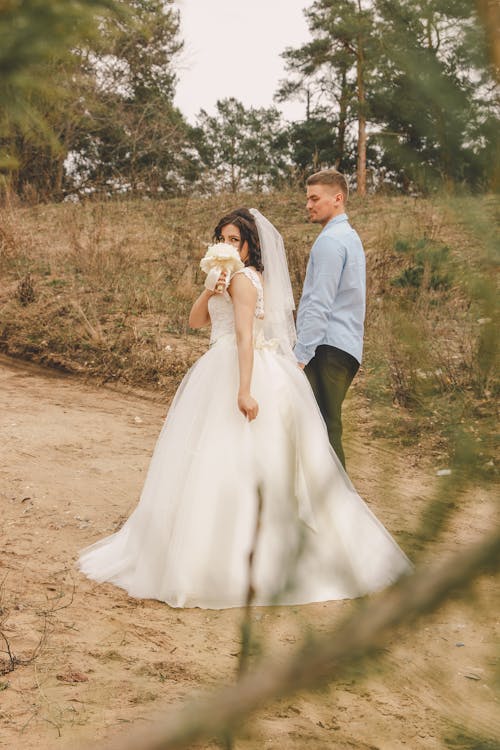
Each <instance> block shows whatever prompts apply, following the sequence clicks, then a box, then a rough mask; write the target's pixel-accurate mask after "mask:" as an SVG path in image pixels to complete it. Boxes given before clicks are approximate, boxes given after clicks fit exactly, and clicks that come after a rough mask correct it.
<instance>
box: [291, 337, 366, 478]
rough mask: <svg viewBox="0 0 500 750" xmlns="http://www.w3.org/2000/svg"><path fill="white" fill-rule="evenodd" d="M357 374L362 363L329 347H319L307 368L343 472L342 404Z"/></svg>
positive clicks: (305, 370) (335, 348)
mask: <svg viewBox="0 0 500 750" xmlns="http://www.w3.org/2000/svg"><path fill="white" fill-rule="evenodd" d="M358 370H359V362H358V361H357V360H356V359H355V358H354V357H353V356H351V355H350V354H348V353H347V352H344V351H342V349H337V347H335V346H327V345H326V344H323V345H321V346H318V348H317V349H316V353H315V355H314V357H313V358H312V359H311V361H310V362H308V364H307V365H306V366H305V368H304V372H305V374H306V375H307V378H308V380H309V382H310V384H311V388H312V389H313V392H314V395H315V397H316V401H317V402H318V406H319V409H320V412H321V414H322V415H323V419H324V420H325V423H326V428H327V430H328V437H329V439H330V444H331V446H332V448H333V450H334V451H335V453H336V454H337V456H338V457H339V459H340V462H341V464H342V466H343V467H344V469H345V456H344V449H343V447H342V402H343V400H344V398H345V395H346V393H347V390H348V388H349V386H350V385H351V383H352V381H353V378H354V376H355V375H356V373H357V371H358Z"/></svg>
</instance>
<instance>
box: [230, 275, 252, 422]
mask: <svg viewBox="0 0 500 750" xmlns="http://www.w3.org/2000/svg"><path fill="white" fill-rule="evenodd" d="M229 294H230V295H231V297H232V299H233V307H234V325H235V331H236V343H237V346H238V366H239V372H240V387H239V390H238V408H239V410H240V411H241V413H242V414H244V415H245V417H247V419H248V420H250V421H251V420H252V419H255V417H256V416H257V413H258V411H259V406H258V404H257V401H256V400H255V399H254V398H253V397H252V395H251V393H250V386H251V382H252V370H253V324H254V315H255V305H256V302H257V290H256V289H255V287H254V286H253V284H252V282H251V281H249V280H248V279H247V278H246V277H245V276H244V275H243V274H236V275H235V276H233V278H232V280H231V284H230V285H229Z"/></svg>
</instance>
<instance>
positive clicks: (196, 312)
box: [188, 289, 214, 328]
mask: <svg viewBox="0 0 500 750" xmlns="http://www.w3.org/2000/svg"><path fill="white" fill-rule="evenodd" d="M212 294H214V292H211V291H210V290H209V289H204V290H203V291H202V293H201V294H200V296H199V297H198V299H197V300H196V302H195V303H194V305H193V306H192V308H191V312H190V313H189V321H188V322H189V327H190V328H204V326H208V325H209V323H210V315H209V314H208V300H209V299H210V297H211V296H212Z"/></svg>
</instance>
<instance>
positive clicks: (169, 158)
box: [0, 0, 195, 200]
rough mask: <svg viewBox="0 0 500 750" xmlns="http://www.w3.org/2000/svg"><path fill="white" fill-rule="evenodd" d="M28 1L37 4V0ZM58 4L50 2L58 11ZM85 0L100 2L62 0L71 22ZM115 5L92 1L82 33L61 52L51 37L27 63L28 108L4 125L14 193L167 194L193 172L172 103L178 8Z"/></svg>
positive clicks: (125, 1)
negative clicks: (50, 48)
mask: <svg viewBox="0 0 500 750" xmlns="http://www.w3.org/2000/svg"><path fill="white" fill-rule="evenodd" d="M30 4H31V5H32V6H33V9H34V10H33V13H35V10H36V7H38V6H39V5H40V3H39V2H38V3H37V2H36V0H30V2H29V3H27V5H30ZM108 4H109V3H108ZM52 5H53V6H54V7H53V8H52ZM56 5H57V4H56V3H55V2H54V3H53V4H51V3H49V8H52V10H53V15H54V18H55V17H56V15H57V14H56V7H55V6H56ZM84 5H88V6H89V8H90V7H91V8H92V11H93V13H96V8H98V7H101V8H102V7H103V6H104V5H106V3H104V2H103V3H101V4H100V5H99V3H98V2H97V0H95V1H94V2H92V3H90V2H89V3H87V4H85V3H77V2H70V3H68V9H69V18H70V20H71V19H72V21H73V23H75V20H74V19H75V13H76V11H75V7H78V8H79V9H80V11H81V7H80V6H84ZM44 7H45V6H44ZM117 7H119V9H120V12H119V13H118V14H115V15H113V16H106V15H104V14H103V13H102V12H101V13H100V14H99V15H98V16H96V17H95V18H94V15H92V14H91V13H90V10H89V11H88V13H89V17H88V18H87V16H86V18H87V21H88V23H86V24H83V23H82V24H81V25H80V26H79V30H80V33H79V34H78V35H76V33H74V32H73V33H70V31H68V36H67V37H64V38H65V39H66V40H67V41H66V43H65V44H66V46H64V44H62V47H61V52H60V54H59V52H58V47H57V44H56V45H55V52H54V54H53V55H49V54H48V53H47V52H45V54H44V55H41V56H40V62H39V63H38V64H37V67H36V68H33V71H35V70H36V74H37V79H38V80H37V82H36V83H35V82H34V81H32V78H31V77H30V79H29V80H30V83H29V87H28V88H27V89H26V92H25V94H24V102H25V104H24V109H28V111H29V112H30V113H31V114H30V117H28V118H25V124H24V126H22V127H21V125H20V120H19V118H18V119H17V120H15V119H14V118H12V117H10V119H9V128H8V129H7V128H4V131H3V133H2V134H0V137H1V135H3V140H2V144H3V148H4V151H5V152H6V153H7V152H8V153H9V154H10V155H11V167H12V170H11V173H10V184H11V187H12V188H13V189H14V190H15V191H16V192H17V193H19V194H21V195H29V196H32V197H33V198H34V199H38V200H39V199H43V200H46V199H56V200H57V199H60V198H62V197H64V195H66V194H68V193H75V192H77V193H84V194H89V193H93V192H96V191H104V192H105V193H112V192H115V191H119V192H123V191H128V192H133V193H149V194H157V193H161V194H165V193H168V192H172V191H173V190H177V189H178V188H179V186H180V187H183V186H186V185H187V184H188V183H189V182H191V181H192V179H193V178H194V175H195V159H194V153H193V149H192V148H191V147H190V145H189V127H188V125H187V123H186V122H185V120H184V118H183V117H182V115H181V113H180V112H179V110H177V109H176V108H175V107H174V105H173V96H174V92H175V83H176V75H175V67H174V62H175V57H176V55H177V53H178V52H179V50H180V49H181V47H182V43H181V41H180V39H179V12H178V10H177V9H176V8H175V7H174V3H173V0H121V2H119V3H117ZM71 11H73V14H72V12H71ZM43 12H46V11H43ZM59 12H60V6H59ZM42 17H43V13H42ZM64 17H65V16H64ZM49 20H51V21H53V23H54V24H55V23H56V21H55V20H54V19H53V18H52V15H50V14H49ZM90 20H92V22H93V24H94V25H92V24H91V22H90ZM1 28H2V27H1V25H0V31H1ZM63 28H66V27H65V26H63ZM38 32H39V29H38V27H36V33H38ZM33 33H34V34H35V32H33ZM49 36H50V35H49ZM70 43H71V44H72V46H71V48H69V44H70ZM40 45H41V46H42V49H45V47H44V45H45V42H43V44H41V43H39V46H40ZM35 46H36V45H35ZM48 81H52V82H53V83H52V84H51V85H49V84H48V83H47V82H48ZM21 91H22V89H21ZM11 109H12V107H11ZM33 113H34V114H33Z"/></svg>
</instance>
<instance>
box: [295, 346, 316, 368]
mask: <svg viewBox="0 0 500 750" xmlns="http://www.w3.org/2000/svg"><path fill="white" fill-rule="evenodd" d="M315 351H316V350H315V349H313V350H312V351H311V349H310V347H306V346H302V344H296V345H295V349H294V350H293V353H294V354H295V358H296V359H297V362H300V364H302V365H307V364H308V362H310V361H311V359H312V358H313V357H314V354H315Z"/></svg>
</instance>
